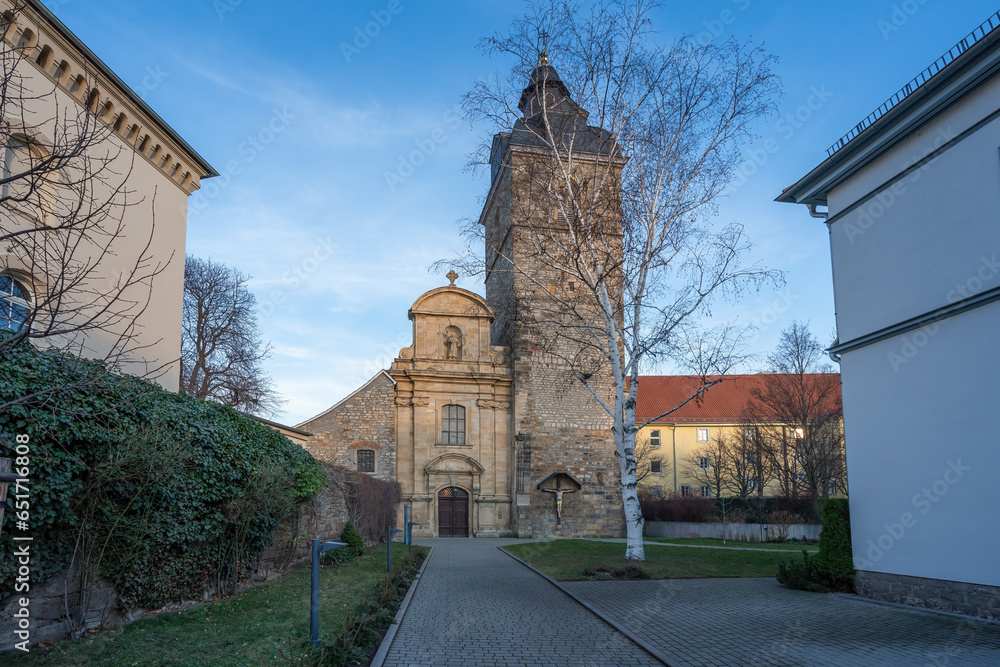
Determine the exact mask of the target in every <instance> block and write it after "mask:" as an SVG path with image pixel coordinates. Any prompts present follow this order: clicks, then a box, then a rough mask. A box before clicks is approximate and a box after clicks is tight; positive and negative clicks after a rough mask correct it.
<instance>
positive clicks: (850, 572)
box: [816, 498, 854, 592]
mask: <svg viewBox="0 0 1000 667" xmlns="http://www.w3.org/2000/svg"><path fill="white" fill-rule="evenodd" d="M816 560H817V563H816V567H817V569H818V571H819V573H820V575H821V577H822V578H823V579H824V582H825V583H826V585H827V586H829V588H831V589H832V590H835V591H843V592H853V591H854V555H853V553H852V550H851V509H850V505H849V504H848V501H847V499H846V498H831V499H830V500H827V501H826V502H825V503H823V531H822V532H821V533H820V534H819V556H818V557H817V559H816Z"/></svg>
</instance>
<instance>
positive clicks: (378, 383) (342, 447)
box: [299, 373, 396, 480]
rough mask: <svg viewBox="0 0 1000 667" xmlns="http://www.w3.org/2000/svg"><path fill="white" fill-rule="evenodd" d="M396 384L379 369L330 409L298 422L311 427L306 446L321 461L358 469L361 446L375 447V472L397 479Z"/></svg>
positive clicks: (385, 477)
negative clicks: (358, 453) (373, 375)
mask: <svg viewBox="0 0 1000 667" xmlns="http://www.w3.org/2000/svg"><path fill="white" fill-rule="evenodd" d="M395 392H396V389H395V384H393V381H392V380H391V379H389V377H388V376H386V375H385V374H384V373H379V374H378V375H376V376H375V377H374V378H372V380H370V381H369V382H368V384H366V385H364V386H363V387H361V388H360V389H358V390H357V391H356V392H354V393H353V394H351V395H350V396H348V397H347V398H346V399H344V400H343V401H341V402H340V403H338V404H337V405H335V406H334V407H333V408H331V409H330V410H328V411H326V412H324V413H323V414H321V415H319V416H318V417H315V418H314V419H312V420H311V421H308V422H306V423H304V424H301V425H299V428H301V429H303V430H305V431H309V432H310V433H312V434H313V437H311V438H309V439H308V440H307V441H306V442H305V444H304V445H303V447H305V449H306V451H308V452H309V453H310V454H312V455H313V456H315V457H316V458H317V459H319V460H320V461H325V462H327V463H335V464H337V465H342V466H344V467H346V468H350V469H351V470H357V469H358V460H357V452H358V450H359V449H371V450H374V451H375V473H374V476H375V477H377V478H379V479H384V480H395V479H396V404H395Z"/></svg>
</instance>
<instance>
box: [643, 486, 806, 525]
mask: <svg viewBox="0 0 1000 667" xmlns="http://www.w3.org/2000/svg"><path fill="white" fill-rule="evenodd" d="M725 501H726V520H727V521H729V522H730V523H770V522H771V521H770V517H771V516H772V515H774V514H777V513H781V514H782V515H785V516H788V517H795V520H794V521H792V523H819V521H820V517H819V515H817V514H816V509H815V507H814V506H813V503H812V500H810V499H809V498H793V497H786V496H775V497H769V498H764V502H763V503H761V502H760V500H758V499H757V498H756V497H751V498H738V497H736V498H726V499H725ZM639 504H640V506H641V507H642V516H643V518H644V519H645V520H646V521H689V522H693V523H708V522H712V521H722V503H721V502H720V500H719V499H718V498H694V497H691V498H681V497H679V496H672V497H670V498H661V499H658V500H654V499H653V498H651V497H649V495H648V494H647V493H645V492H644V493H642V495H640V497H639ZM761 509H763V511H764V515H763V517H762V516H761V515H760V512H761Z"/></svg>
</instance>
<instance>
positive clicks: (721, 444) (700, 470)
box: [686, 432, 731, 498]
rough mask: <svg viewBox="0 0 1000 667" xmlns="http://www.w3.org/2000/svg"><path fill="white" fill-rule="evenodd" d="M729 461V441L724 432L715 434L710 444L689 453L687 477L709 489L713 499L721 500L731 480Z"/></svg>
mask: <svg viewBox="0 0 1000 667" xmlns="http://www.w3.org/2000/svg"><path fill="white" fill-rule="evenodd" d="M729 460H730V440H729V438H727V437H726V435H725V433H724V432H717V433H716V435H715V437H713V438H712V440H711V442H709V443H708V444H706V445H704V446H702V447H700V448H698V449H696V450H695V451H694V452H692V453H691V456H690V457H689V459H688V460H687V462H686V464H687V469H688V475H689V476H690V477H691V478H693V479H694V480H695V481H697V482H698V484H701V485H705V486H708V487H709V488H711V489H712V496H713V497H714V498H722V497H723V492H724V491H727V490H728V489H729V481H730V479H731V474H730V468H729Z"/></svg>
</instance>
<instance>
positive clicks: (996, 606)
mask: <svg viewBox="0 0 1000 667" xmlns="http://www.w3.org/2000/svg"><path fill="white" fill-rule="evenodd" d="M854 585H855V587H856V588H857V589H858V595H861V596H862V597H866V598H871V599H872V600H881V601H883V602H895V603H898V604H907V605H911V606H913V607H924V608H927V609H936V610H938V611H950V612H953V613H958V614H966V615H968V616H975V617H978V618H985V619H989V620H991V621H1000V587H997V586H986V585H984V584H968V583H964V582H960V581H945V580H943V579H925V578H923V577H907V576H904V575H901V574H886V573H884V572H868V571H866V570H858V572H857V574H856V575H855V578H854Z"/></svg>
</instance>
